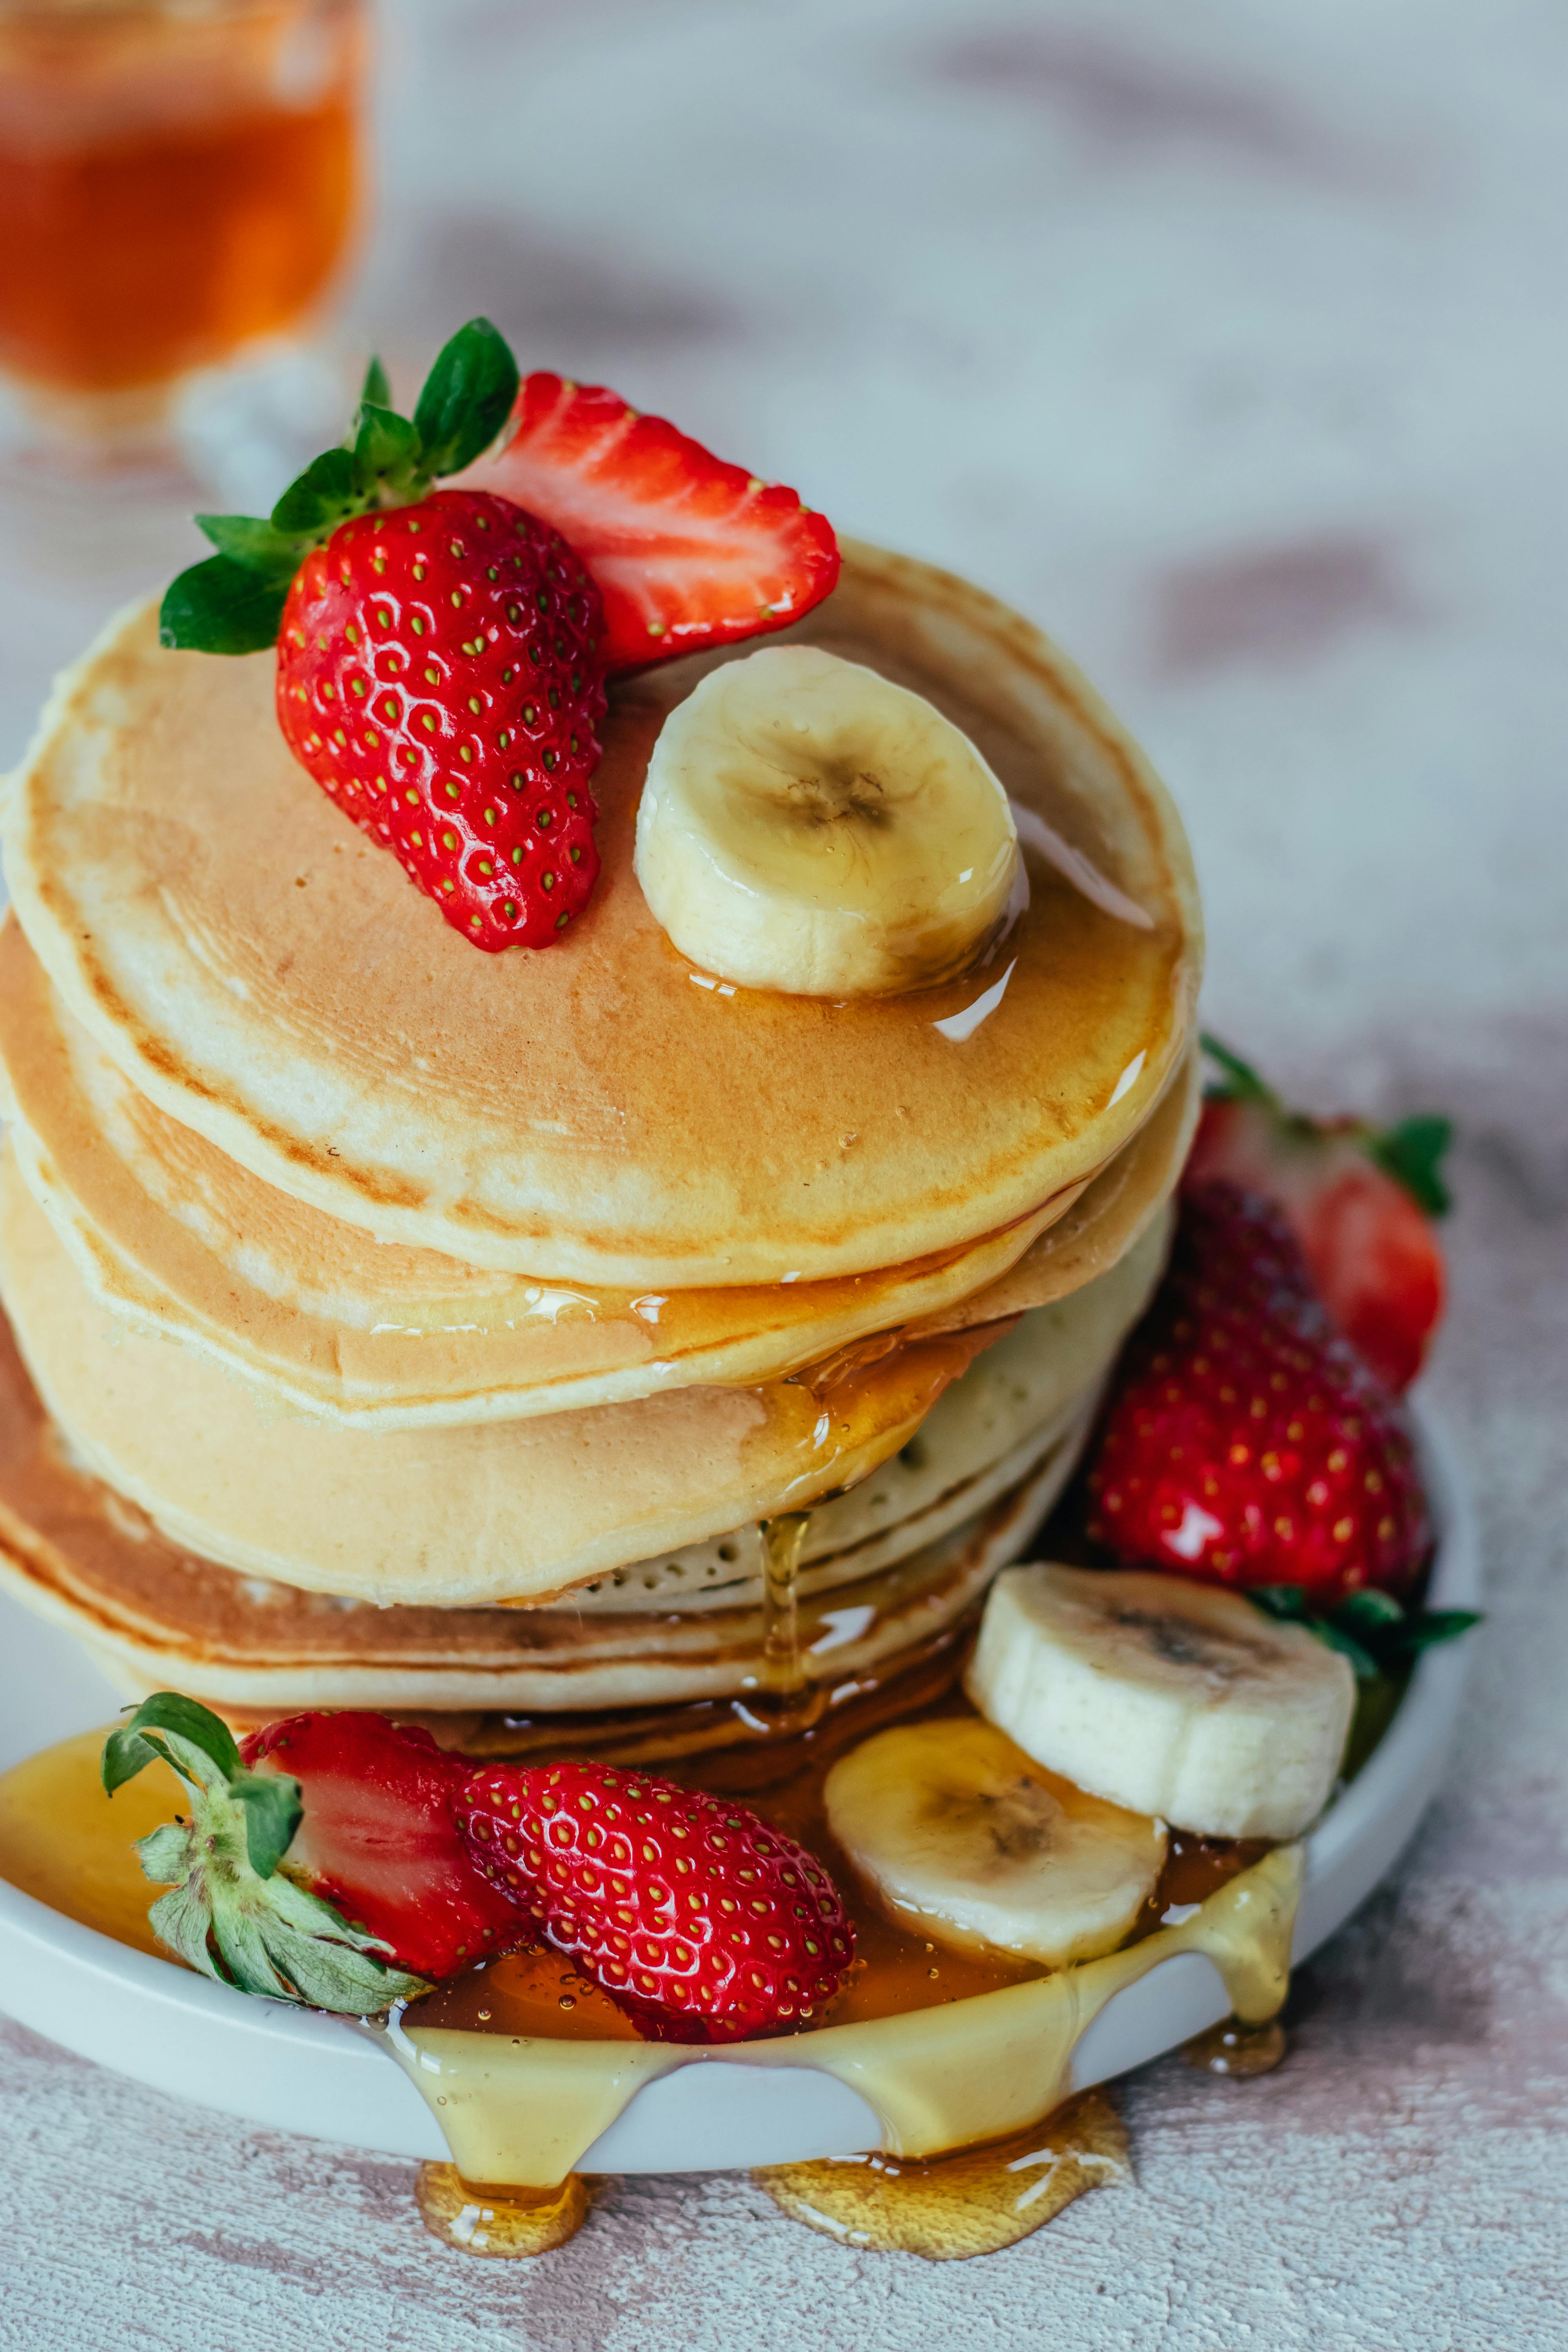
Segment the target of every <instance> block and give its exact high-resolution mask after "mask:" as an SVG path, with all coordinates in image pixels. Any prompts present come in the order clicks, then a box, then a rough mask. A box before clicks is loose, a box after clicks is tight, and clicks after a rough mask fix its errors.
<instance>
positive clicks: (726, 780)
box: [635, 646, 1018, 997]
mask: <svg viewBox="0 0 1568 2352" xmlns="http://www.w3.org/2000/svg"><path fill="white" fill-rule="evenodd" d="M635 866H636V872H637V880H638V881H639V882H640V883H641V884H642V887H643V895H644V897H645V898H647V903H648V906H649V907H650V908H651V909H652V911H653V914H654V915H655V917H656V918H657V919H658V922H659V923H661V924H662V925H663V927H664V929H665V930H666V931H667V932H668V935H669V937H670V939H671V940H673V942H674V943H675V945H676V946H677V947H678V948H679V950H680V952H681V954H682V955H685V956H689V957H690V959H691V961H692V962H693V963H696V964H700V965H701V967H702V968H703V970H704V971H710V972H714V973H717V974H718V976H719V977H720V978H721V980H731V981H736V982H740V983H741V984H742V986H743V987H746V988H769V989H777V990H780V991H782V992H784V994H786V995H791V996H830V997H850V996H893V995H899V994H901V993H902V992H904V991H906V990H909V989H916V988H927V987H930V986H931V985H933V984H934V983H935V982H939V981H943V980H951V979H952V978H954V977H955V976H956V975H957V974H958V973H959V972H961V971H963V970H964V968H965V967H966V965H968V964H969V963H971V962H973V960H974V958H975V957H976V956H977V955H978V953H979V952H980V950H982V949H983V948H984V945H985V943H986V941H987V940H990V939H991V938H992V937H993V936H994V933H995V932H996V930H997V929H998V928H999V927H1000V925H1001V923H1002V920H1003V918H1004V917H1005V913H1006V911H1007V904H1008V900H1009V898H1010V896H1011V893H1012V889H1013V884H1014V879H1015V877H1016V873H1017V870H1018V837H1017V834H1016V830H1015V828H1014V824H1013V814H1012V811H1011V810H1010V809H1009V807H1008V805H1007V795H1006V793H1005V792H1004V790H1003V788H1002V786H1001V784H1000V783H999V782H998V781H997V779H996V777H995V776H994V774H993V773H992V772H991V770H990V768H989V767H988V766H987V765H986V763H985V761H984V760H983V759H982V758H981V756H980V753H979V752H978V751H976V750H975V748H974V746H973V743H971V741H970V740H969V738H968V737H967V736H966V735H963V734H962V733H961V732H960V731H959V730H958V729H957V728H956V727H954V726H953V725H952V721H951V720H949V719H944V718H943V717H942V713H941V711H940V710H938V709H935V708H934V706H933V705H932V704H931V703H929V702H927V701H925V700H924V699H923V698H921V696H920V695H918V694H911V693H910V692H909V690H908V688H904V687H901V686H894V685H892V684H891V683H890V682H889V680H888V679H887V678H885V677H878V675H877V673H876V671H875V670H870V669H867V668H865V667H862V665H861V664H860V663H858V662H850V661H843V660H841V659H840V658H839V656H837V654H828V653H821V652H819V651H818V650H817V649H816V647H815V646H769V647H768V648H766V649H765V650H764V651H763V652H762V653H755V654H751V655H748V656H746V658H745V659H744V660H742V661H734V662H726V663H724V664H723V665H722V666H721V667H720V668H718V669H715V670H712V671H710V673H709V675H708V677H705V678H704V679H703V680H702V683H701V684H700V686H699V687H698V688H696V690H695V692H693V693H692V694H690V695H689V697H688V698H687V699H686V700H685V701H684V702H682V703H680V704H679V705H678V706H677V708H676V709H674V710H673V711H671V713H670V715H669V717H668V719H666V721H665V723H664V726H663V728H662V729H661V730H660V733H659V737H658V742H657V743H656V744H655V746H654V750H653V757H652V758H651V760H650V761H648V770H647V782H645V784H644V786H643V796H642V802H641V804H640V806H639V808H638V811H637V852H636V857H635Z"/></svg>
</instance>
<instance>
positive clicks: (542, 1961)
mask: <svg viewBox="0 0 1568 2352" xmlns="http://www.w3.org/2000/svg"><path fill="white" fill-rule="evenodd" d="M955 1670H956V1669H955V1663H954V1661H953V1659H952V1657H951V1655H950V1656H949V1657H948V1658H947V1659H945V1660H943V1661H942V1662H940V1664H939V1666H938V1668H937V1669H936V1670H935V1671H934V1672H933V1674H932V1675H931V1680H935V1681H937V1682H938V1683H939V1684H940V1685H946V1684H950V1683H951V1678H952V1675H953V1673H954V1672H955ZM900 1700H901V1701H902V1702H903V1704H902V1705H900V1704H899V1701H900ZM894 1706H897V1711H898V1715H899V1719H900V1720H901V1721H909V1720H920V1719H921V1718H923V1717H931V1716H936V1715H970V1714H972V1713H973V1710H972V1709H971V1708H970V1707H969V1706H968V1703H967V1701H965V1700H964V1699H963V1698H962V1697H961V1696H955V1695H954V1694H953V1693H952V1690H951V1688H939V1691H938V1695H937V1696H934V1697H931V1698H929V1699H928V1700H927V1702H926V1703H925V1704H924V1705H916V1706H914V1707H912V1708H910V1707H909V1705H908V1693H907V1692H906V1691H902V1690H900V1691H898V1692H896V1693H895V1694H893V1695H892V1696H891V1704H890V1705H889V1706H886V1707H885V1709H879V1710H878V1714H877V1716H874V1717H868V1716H865V1715H863V1716H862V1717H861V1718H860V1720H859V1721H858V1723H855V1722H850V1723H847V1724H845V1725H844V1726H842V1727H841V1730H842V1736H841V1737H839V1738H836V1739H834V1740H833V1741H832V1742H831V1743H829V1744H827V1745H826V1752H822V1751H820V1750H819V1751H816V1752H811V1753H809V1754H808V1757H807V1760H805V1762H804V1763H799V1764H795V1766H794V1768H793V1769H787V1761H786V1769H785V1770H784V1775H783V1777H782V1778H780V1779H778V1780H776V1781H774V1783H773V1785H772V1786H766V1785H764V1786H762V1787H759V1786H758V1785H757V1784H756V1783H757V1778H758V1777H759V1776H761V1777H762V1778H763V1780H765V1777H766V1766H765V1763H763V1760H762V1759H760V1758H759V1757H758V1756H757V1755H756V1754H755V1753H754V1751H753V1752H748V1751H745V1750H742V1751H741V1752H740V1753H739V1754H738V1755H737V1754H736V1752H735V1751H733V1750H722V1751H720V1752H719V1753H717V1754H715V1755H714V1756H712V1757H710V1758H708V1759H703V1758H700V1757H699V1758H697V1759H685V1760H675V1761H672V1762H669V1763H667V1764H665V1765H663V1766H661V1767H660V1768H659V1769H661V1771H662V1772H663V1773H664V1774H665V1775H666V1776H668V1778H670V1779H675V1780H682V1781H684V1782H685V1783H687V1784H688V1785H690V1786H694V1787H696V1786H700V1787H705V1788H710V1789H712V1790H715V1791H716V1792H718V1793H721V1794H730V1793H735V1794H739V1795H741V1796H742V1797H743V1799H744V1801H746V1802H748V1803H751V1804H752V1805H754V1806H755V1807H756V1809H757V1810H758V1811H761V1812H763V1813H764V1814H765V1815H766V1817H767V1818H768V1819H769V1820H770V1821H772V1822H774V1823H775V1824H776V1825H777V1826H778V1827H779V1828H780V1829H782V1830H784V1831H786V1832H788V1833H789V1834H790V1835H791V1836H792V1837H795V1838H798V1839H799V1840H800V1841H801V1843H803V1844H805V1845H806V1846H808V1847H809V1848H810V1849H811V1851H812V1852H813V1853H816V1854H817V1855H818V1856H819V1857H820V1858H821V1860H822V1861H823V1862H824V1863H825V1864H826V1867H827V1869H828V1871H829V1872H830V1873H831V1874H832V1876H833V1879H834V1882H835V1884H836V1885H837V1887H838V1889H839V1892H840V1894H841V1895H842V1896H843V1898H844V1903H845V1908H846V1909H847V1912H848V1914H849V1916H850V1918H851V1920H852V1922H853V1924H854V1927H855V1935H856V1959H855V1963H854V1967H853V1969H851V1971H850V1975H849V1979H848V1980H847V1984H846V1986H845V1988H844V1990H843V1991H842V1992H841V1993H840V1994H839V1996H838V1998H837V2000H836V2001H835V2002H834V2003H833V2005H832V2007H831V2009H830V2010H829V2011H827V2012H826V2013H825V2015H824V2016H823V2017H822V2018H821V2019H820V2020H818V2022H819V2023H822V2024H832V2025H847V2024H853V2023H857V2022H858V2021H862V2020H865V2019H868V2018H875V2017H888V2016H894V2015H901V2014H904V2013H906V2012H908V2011H914V2010H921V2009H931V2008H936V2007H940V2006H944V2005H947V2004H950V2003H952V2002H953V2001H958V2000H967V1999H969V1998H971V1997H972V1996H973V1995H974V1994H977V1993H986V1992H994V1991H996V1990H999V1989H1000V1988H1002V1987H1003V1986H1005V1985H1013V1984H1021V1983H1024V1982H1026V1981H1027V1980H1028V1979H1031V1978H1033V1977H1037V1976H1038V1975H1039V1974H1040V1971H1039V1969H1037V1967H1035V1966H1033V1965H1032V1964H1030V1963H1027V1962H1024V1963H1019V1962H1016V1961H1012V1960H1008V1959H1005V1958H1002V1957H1001V1956H997V1957H996V1958H976V1957H974V1956H973V1955H970V1954H967V1953H960V1952H954V1951H948V1950H946V1949H944V1948H941V1947H939V1946H936V1945H934V1944H932V1943H931V1942H930V1941H929V1940H928V1939H927V1938H925V1937H921V1936H919V1935H914V1934H911V1933H910V1931H909V1930H908V1929H906V1928H905V1927H901V1926H900V1924H899V1923H898V1922H897V1921H896V1920H894V1919H893V1918H891V1917H890V1916H889V1915H888V1914H887V1913H886V1912H885V1911H884V1910H883V1909H882V1908H881V1906H879V1904H878V1902H877V1901H876V1899H875V1897H874V1896H873V1895H871V1894H870V1893H869V1891H868V1889H866V1888H865V1887H864V1886H863V1885H862V1884H861V1882H860V1881H859V1880H858V1878H857V1876H856V1874H855V1873H854V1871H853V1870H852V1869H851V1868H850V1865H849V1864H848V1863H847V1861H846V1859H845V1857H844V1856H843V1854H842V1853H840V1852H839V1851H838V1849H837V1846H836V1845H835V1843H834V1841H833V1838H832V1836H831V1834H830V1833H829V1832H828V1828H827V1823H826V1815H825V1812H824V1809H823V1798H822V1790H823V1784H824V1782H825V1780H826V1776H827V1773H828V1771H829V1769H831V1766H832V1764H833V1762H834V1760H835V1759H836V1757H837V1754H838V1753H839V1752H841V1750H842V1748H843V1747H844V1746H845V1745H847V1741H848V1739H850V1738H854V1737H857V1736H860V1735H862V1734H863V1733H864V1732H865V1731H866V1730H868V1729H869V1728H871V1727H872V1725H873V1723H874V1722H875V1721H876V1720H878V1719H879V1717H880V1716H881V1715H882V1714H883V1713H884V1712H891V1711H893V1707H894ZM836 1728H840V1727H836ZM103 1738H104V1734H103V1732H102V1731H90V1732H83V1733H81V1734H79V1736H78V1737H77V1738H74V1739H68V1740H64V1741H62V1742H61V1743H60V1745H59V1746H58V1747H56V1748H46V1749H45V1750H43V1751H42V1753H40V1754H39V1755H37V1756H34V1757H30V1758H29V1759H27V1760H26V1762H25V1763H23V1764H19V1765H16V1766H15V1767H13V1769H11V1770H10V1771H9V1772H7V1773H5V1774H4V1775H3V1776H0V1877H3V1878H5V1879H6V1880H8V1881H9V1882H10V1884H11V1885H14V1886H18V1887H20V1888H21V1889H22V1891H23V1893H24V1894H27V1895H34V1896H36V1897H37V1900H38V1901H39V1902H42V1903H47V1904H48V1905H49V1906H50V1907H51V1908H52V1909H54V1910H57V1911H60V1912H63V1913H64V1914H65V1916H67V1917H68V1918H71V1919H75V1920H78V1921H79V1922H80V1924H81V1925H82V1926H83V1927H94V1928H96V1929H97V1930H98V1931H99V1933H100V1934H101V1935H106V1936H110V1937H113V1938H114V1940H115V1941H116V1942H117V1943H121V1944H129V1945H131V1946H132V1948H135V1949H136V1950H139V1951H144V1952H154V1953H157V1954H159V1955H160V1956H161V1957H162V1958H171V1955H170V1954H169V1953H168V1952H167V1951H166V1950H165V1948H163V1946H162V1945H160V1944H159V1942H158V1940H157V1938H156V1937H155V1936H154V1935H153V1930H152V1928H151V1927H149V1925H148V1923H147V1912H148V1907H149V1906H150V1905H151V1904H152V1902H153V1900H154V1898H155V1892H156V1890H155V1889H153V1887H151V1886H149V1885H148V1883H147V1880H146V1879H145V1878H144V1877H143V1875H142V1867H141V1864H140V1863H139V1862H138V1860H137V1857H136V1854H135V1852H134V1850H133V1848H134V1842H135V1840H136V1839H138V1838H141V1837H144V1836H145V1835H146V1834H147V1832H149V1831H150V1830H153V1829H155V1828H156V1827H157V1826H158V1824H159V1823H160V1822H166V1821H169V1820H172V1819H173V1818H174V1815H175V1814H176V1813H177V1812H179V1811H182V1809H183V1808H182V1798H181V1790H180V1786H179V1783H178V1781H177V1780H175V1778H174V1774H173V1773H172V1772H170V1771H169V1769H168V1768H167V1767H166V1766H165V1765H163V1764H158V1765H155V1766H150V1767H149V1768H148V1769H147V1770H146V1771H144V1772H142V1773H141V1774H139V1775H138V1777H137V1778H136V1779H135V1780H132V1781H129V1782H128V1783H127V1784H126V1785H125V1787H124V1788H122V1789H121V1790H119V1791H118V1793H117V1794H116V1795H115V1796H114V1797H113V1798H112V1799H110V1798H109V1797H107V1796H105V1794H104V1790H103V1785H102V1781H101V1780H100V1776H99V1758H100V1753H101V1751H102V1747H103ZM781 1746H782V1747H783V1748H784V1751H785V1758H786V1759H787V1758H788V1756H789V1755H790V1754H792V1753H795V1754H798V1753H799V1752H800V1750H801V1748H802V1747H803V1746H804V1743H803V1742H802V1741H801V1740H799V1739H798V1738H797V1739H795V1740H791V1739H788V1738H786V1739H784V1741H783V1742H781ZM589 1752H591V1751H589ZM726 1766H729V1767H730V1769H728V1770H726V1769H725V1768H726ZM733 1781H739V1782H740V1783H741V1784H742V1786H741V1788H740V1789H739V1790H734V1789H732V1788H731V1785H730V1784H731V1782H733ZM1262 1852H1263V1848H1261V1847H1260V1846H1256V1845H1254V1846H1238V1845H1226V1844H1221V1843H1205V1842H1203V1841H1198V1840H1190V1839H1185V1840H1184V1839H1183V1838H1182V1837H1181V1836H1180V1835H1179V1834H1178V1835H1176V1836H1175V1837H1173V1840H1172V1843H1171V1849H1170V1853H1169V1855H1168V1857H1167V1861H1166V1864H1165V1869H1164V1872H1163V1875H1162V1878H1161V1881H1160V1884H1159V1886H1158V1888H1157V1889H1156V1891H1155V1894H1154V1895H1153V1896H1152V1898H1151V1900H1150V1903H1149V1904H1148V1906H1146V1909H1145V1916H1144V1917H1143V1919H1142V1920H1141V1921H1140V1923H1139V1926H1138V1928H1137V1929H1136V1930H1135V1934H1136V1935H1137V1936H1140V1937H1141V1936H1144V1935H1148V1934H1152V1932H1154V1930H1155V1929H1157V1928H1158V1927H1159V1926H1160V1923H1161V1919H1162V1916H1163V1913H1164V1912H1165V1911H1166V1910H1168V1909H1170V1908H1171V1907H1172V1906H1184V1905H1187V1904H1192V1903H1201V1902H1203V1901H1204V1900H1205V1898H1206V1896H1207V1895H1210V1894H1212V1893H1213V1892H1214V1891H1215V1889H1216V1888H1217V1887H1220V1886H1223V1885H1225V1884H1226V1882H1227V1881H1228V1880H1229V1879H1230V1878H1232V1877H1234V1876H1235V1875H1236V1874H1237V1872H1239V1871H1241V1870H1243V1869H1245V1868H1247V1866H1249V1864H1251V1863H1253V1862H1254V1861H1256V1860H1257V1858H1258V1855H1259V1854H1260V1853H1262ZM405 2023H406V2024H407V2025H410V2026H414V2025H429V2026H441V2027H447V2028H456V2029H458V2030H462V2031H468V2032H482V2033H494V2034H500V2035H507V2036H510V2035H518V2034H521V2035H527V2036H542V2037H547V2038H550V2039H552V2040H558V2041H568V2042H637V2041H639V2040H641V2039H642V2038H643V2037H642V2036H641V2035H639V2034H638V2032H637V2029H636V2027H635V2026H633V2025H632V2024H631V2023H630V2021H629V2020H627V2019H626V2017H624V2016H623V2015H622V2013H621V2011H619V2010H617V2009H616V2005H615V2003H614V2002H613V2001H612V2000H610V1999H609V1997H608V1996H607V1995H606V1994H605V1993H603V1992H601V1991H600V1990H598V1988H597V1987H596V1986H595V1985H594V1984H593V1983H592V1982H591V1981H590V1980H588V1979H585V1978H584V1977H582V1976H581V1975H580V1974H579V1973H578V1971H577V1970H576V1969H575V1968H574V1966H573V1964H572V1963H571V1962H570V1961H569V1960H567V1959H565V1958H563V1956H562V1955H561V1954H559V1953H556V1952H553V1951H552V1950H550V1949H549V1948H548V1947H546V1946H544V1945H543V1944H542V1943H538V1942H536V1941H533V1940H530V1941H529V1942H528V1943H526V1944H524V1945H523V1946H522V1947H521V1948H520V1949H518V1950H517V1951H515V1952H512V1953H510V1954H508V1955H506V1956H505V1957H503V1958H500V1959H494V1960H491V1961H489V1962H488V1963H486V1964H485V1965H484V1966H483V1967H481V1968H479V1969H474V1970H472V1971H470V1972H468V1973H467V1974H465V1975H463V1976H458V1977H453V1978H450V1979H447V1982H446V1983H444V1984H441V1985H438V1986H437V1988H436V1990H434V1991H433V1992H432V1993H430V1994H428V1995H427V1996H426V1999H425V2000H422V2001H420V2002H417V2003H416V2004H414V2005H413V2006H412V2007H411V2008H410V2009H409V2010H408V2011H406V2012H405Z"/></svg>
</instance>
